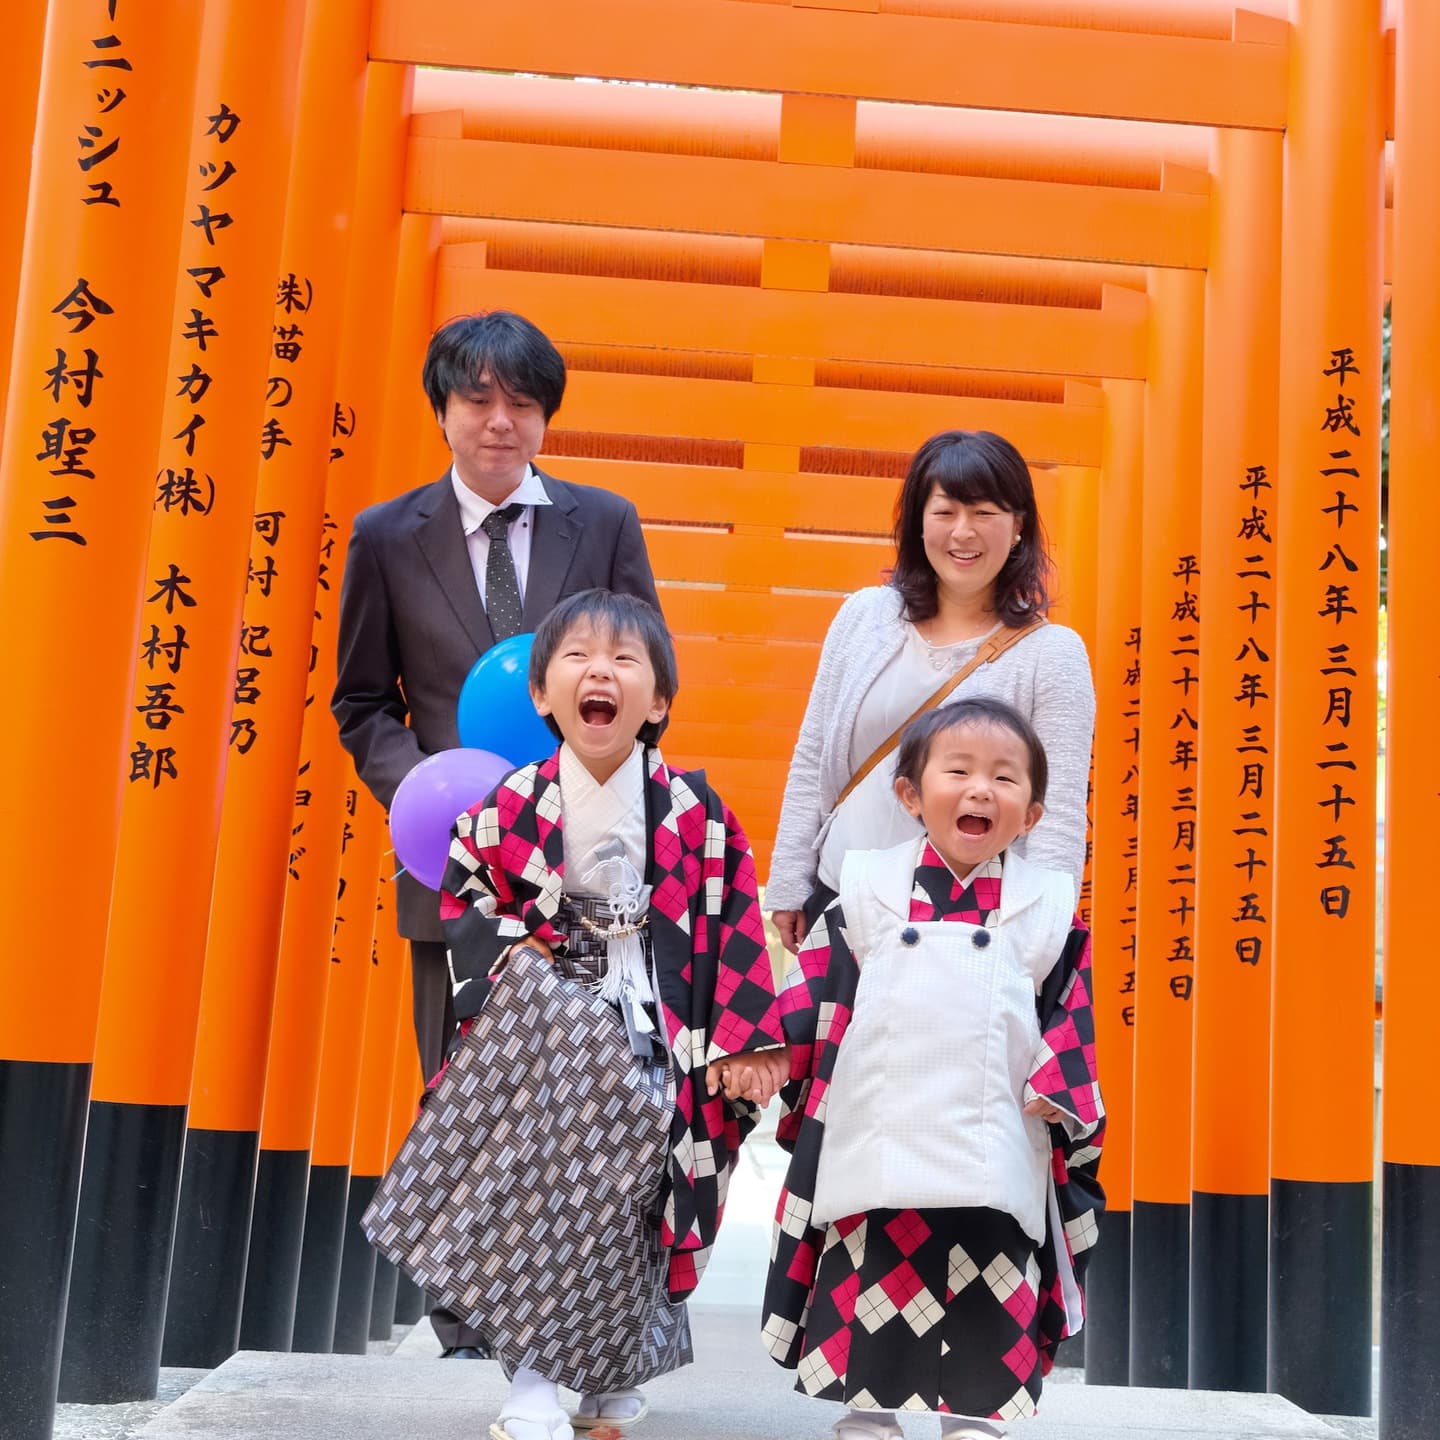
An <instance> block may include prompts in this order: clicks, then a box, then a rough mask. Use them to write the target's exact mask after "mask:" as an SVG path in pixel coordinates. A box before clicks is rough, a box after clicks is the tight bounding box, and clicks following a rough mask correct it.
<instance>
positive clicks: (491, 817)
mask: <svg viewBox="0 0 1440 1440" xmlns="http://www.w3.org/2000/svg"><path fill="white" fill-rule="evenodd" d="M440 919H441V922H442V923H443V924H444V927H445V943H446V944H447V945H448V946H449V949H450V968H451V969H452V971H453V972H454V975H455V979H456V981H457V983H463V982H467V981H479V982H481V983H482V984H483V983H484V982H485V981H487V980H488V977H489V974H490V971H491V970H492V969H493V968H494V966H495V963H496V961H498V960H499V959H500V957H501V956H502V955H503V954H504V953H505V951H507V950H508V949H509V948H510V947H511V946H512V945H513V944H514V943H515V942H516V941H517V940H523V939H524V938H525V937H526V936H527V935H536V936H538V937H539V938H540V939H542V940H544V941H545V942H546V943H547V944H548V945H549V946H550V947H551V948H552V949H555V948H560V947H562V944H563V937H562V936H561V935H560V934H559V933H558V932H557V931H556V930H554V929H553V927H552V926H551V925H550V924H549V922H548V921H546V920H545V919H544V918H543V917H542V916H541V914H540V912H539V911H538V910H536V909H535V908H534V906H530V907H528V908H525V907H522V906H521V904H520V903H519V901H518V900H517V898H516V896H515V893H514V890H513V889H512V886H511V880H510V876H509V875H508V874H507V872H506V869H505V865H504V862H503V859H502V856H501V846H500V818H499V810H498V807H497V805H496V801H495V796H493V795H492V796H491V797H490V798H489V799H488V800H486V801H485V802H484V803H483V804H481V805H477V806H476V807H475V808H474V809H473V810H467V811H466V812H465V814H463V815H462V816H461V817H460V818H459V819H458V820H457V821H456V822H455V828H454V830H453V831H452V832H451V837H450V855H449V858H448V859H447V861H446V862H445V874H444V877H443V879H442V880H441V882H440ZM475 1008H476V1007H474V1006H467V1007H466V1010H467V1013H474V1010H475ZM457 1009H458V1006H457Z"/></svg>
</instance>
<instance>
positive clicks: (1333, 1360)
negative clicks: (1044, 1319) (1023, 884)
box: [1269, 0, 1385, 1415]
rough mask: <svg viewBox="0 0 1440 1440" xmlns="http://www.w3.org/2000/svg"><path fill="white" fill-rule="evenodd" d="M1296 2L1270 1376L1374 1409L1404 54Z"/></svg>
mask: <svg viewBox="0 0 1440 1440" xmlns="http://www.w3.org/2000/svg"><path fill="white" fill-rule="evenodd" d="M1292 13H1293V15H1294V18H1295V30H1294V36H1295V41H1294V44H1293V46H1292V50H1291V56H1290V107H1289V122H1288V129H1287V131H1286V137H1285V185H1284V221H1283V232H1284V233H1283V241H1282V251H1281V259H1282V271H1281V291H1280V406H1279V425H1280V438H1279V456H1280V472H1279V483H1278V486H1277V502H1278V503H1277V505H1276V512H1277V515H1278V519H1279V533H1280V536H1281V537H1282V538H1281V539H1280V541H1279V566H1278V568H1277V571H1276V586H1277V591H1278V607H1277V611H1276V619H1277V636H1276V664H1277V666H1278V668H1279V673H1280V674H1282V675H1283V676H1284V681H1283V684H1281V685H1280V687H1279V690H1278V692H1277V695H1276V743H1277V761H1278V775H1277V784H1276V788H1275V840H1274V845H1275V851H1274V855H1275V875H1276V877H1277V884H1276V890H1275V897H1274V911H1273V915H1272V922H1271V923H1272V931H1273V934H1274V941H1275V948H1274V961H1273V963H1274V988H1273V992H1272V994H1273V1007H1274V1008H1273V1012H1272V1019H1271V1047H1272V1048H1271V1056H1272V1059H1271V1092H1270V1094H1271V1141H1270V1163H1271V1170H1270V1175H1271V1186H1270V1345H1269V1383H1270V1388H1271V1389H1272V1390H1278V1391H1279V1392H1280V1393H1281V1394H1282V1395H1285V1396H1288V1397H1289V1398H1290V1399H1292V1400H1294V1401H1295V1402H1296V1403H1297V1404H1299V1405H1302V1406H1303V1407H1304V1408H1305V1409H1307V1410H1311V1411H1315V1412H1319V1413H1322V1414H1331V1415H1335V1414H1359V1415H1365V1414H1368V1413H1369V1409H1370V1246H1371V1204H1372V1194H1371V1192H1372V1189H1373V1182H1372V1178H1371V1177H1372V1174H1373V1165H1374V1155H1373V1151H1372V1143H1371V1142H1372V1130H1373V1105H1374V984H1375V911H1374V898H1375V870H1374V866H1373V864H1372V862H1371V858H1370V857H1371V845H1372V842H1373V839H1374V835H1375V774H1374V753H1375V752H1374V736H1375V731H1374V726H1375V689H1376V686H1375V650H1376V624H1375V614H1376V575H1377V560H1378V545H1377V536H1378V529H1379V514H1378V499H1379V471H1380V465H1379V461H1380V404H1379V400H1380V365H1381V356H1380V321H1381V305H1380V297H1381V249H1382V223H1383V218H1384V210H1383V204H1384V198H1383V191H1382V185H1383V178H1384V176H1383V166H1382V161H1383V155H1384V136H1385V117H1384V114H1383V98H1384V91H1385V55H1384V37H1383V33H1382V25H1381V4H1380V0H1352V3H1350V4H1346V5H1330V4H1327V3H1324V0H1296V3H1295V4H1294V5H1293V6H1292ZM1321 1127H1323V1135H1320V1134H1317V1128H1321ZM1320 1316H1323V1317H1324V1323H1323V1324H1317V1323H1316V1321H1317V1317H1320Z"/></svg>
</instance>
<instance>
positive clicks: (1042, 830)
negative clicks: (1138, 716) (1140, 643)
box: [765, 585, 1095, 910]
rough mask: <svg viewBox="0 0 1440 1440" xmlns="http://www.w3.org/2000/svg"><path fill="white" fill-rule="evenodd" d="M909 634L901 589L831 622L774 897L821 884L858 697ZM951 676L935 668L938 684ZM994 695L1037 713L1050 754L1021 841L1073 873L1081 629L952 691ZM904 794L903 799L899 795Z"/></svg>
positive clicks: (768, 900)
mask: <svg viewBox="0 0 1440 1440" xmlns="http://www.w3.org/2000/svg"><path fill="white" fill-rule="evenodd" d="M904 643H905V624H904V621H903V620H902V618H901V605H900V592H899V591H898V590H895V589H893V588H892V587H890V586H888V585H886V586H872V587H870V588H868V589H865V590H857V591H856V592H855V594H853V595H852V596H850V598H849V599H848V600H846V601H845V603H844V604H843V605H842V606H841V607H840V609H839V611H838V612H837V614H836V616H835V619H834V620H833V621H831V624H830V629H829V632H828V633H827V634H826V636H825V644H824V646H823V648H822V649H821V651H820V666H819V669H818V670H817V671H816V672H815V683H814V684H813V685H812V686H811V688H810V701H809V704H807V705H806V707H805V719H804V720H803V721H802V722H801V725H800V736H799V738H798V739H797V740H796V742H795V754H794V757H793V758H792V759H791V761H790V776H789V779H788V780H787V781H786V782H785V799H784V801H783V803H782V804H781V807H780V826H779V829H778V831H777V832H776V835H775V849H774V851H773V853H772V855H771V858H770V877H769V880H768V882H767V884H766V886H765V904H766V906H767V908H769V909H771V910H798V909H800V907H801V906H802V905H804V903H805V901H806V900H807V899H808V898H809V896H810V892H811V891H812V890H813V889H814V887H815V877H816V867H817V863H818V858H819V857H818V854H817V852H816V840H817V839H818V837H819V835H820V829H821V826H822V825H823V824H824V822H825V820H826V818H827V817H828V816H829V814H830V812H831V810H833V809H834V808H835V801H836V800H837V799H838V798H839V795H840V792H841V790H843V789H844V788H845V784H846V782H847V781H848V780H849V778H850V741H851V737H852V734H853V732H854V728H855V716H856V714H857V713H858V711H859V709H860V701H861V700H862V699H863V698H864V696H865V694H866V692H867V691H868V690H869V689H870V687H871V686H872V685H873V684H874V683H875V681H876V679H877V677H878V676H879V675H880V673H881V671H882V670H884V668H885V667H886V666H887V665H888V664H889V663H890V661H891V660H892V659H893V658H894V657H895V655H896V654H897V653H898V652H899V650H900V648H901V646H902V645H903V644H904ZM942 678H943V677H941V676H939V675H937V676H936V685H937V687H938V686H939V684H940V682H941V680H942ZM973 695H989V696H993V697H994V698H996V699H998V700H1004V701H1007V702H1008V703H1009V704H1011V705H1013V706H1014V707H1015V708H1016V709H1017V710H1018V711H1019V712H1020V713H1021V714H1022V715H1026V716H1028V717H1029V719H1030V723H1031V724H1032V725H1034V727H1035V730H1036V732H1037V734H1038V735H1039V736H1040V740H1041V742H1042V743H1043V744H1044V746H1045V753H1046V756H1047V758H1048V760H1049V762H1050V785H1049V792H1048V794H1047V795H1046V797H1045V814H1044V816H1043V818H1042V819H1041V821H1040V823H1039V824H1038V825H1037V826H1036V827H1035V829H1034V830H1032V831H1031V832H1030V834H1029V835H1027V836H1025V837H1023V838H1022V839H1020V840H1018V841H1016V843H1015V849H1016V850H1017V851H1018V852H1019V853H1021V854H1023V855H1025V856H1026V858H1027V859H1029V860H1031V861H1032V862H1033V863H1035V864H1037V865H1043V866H1045V867H1047V868H1048V869H1051V870H1063V871H1065V872H1066V873H1068V874H1070V875H1071V876H1073V877H1074V880H1075V886H1076V892H1077V894H1078V892H1079V886H1080V877H1081V874H1082V872H1083V870H1084V868H1085V797H1086V794H1087V791H1088V788H1089V783H1090V741H1091V737H1092V734H1093V732H1094V729H1095V686H1094V682H1093V681H1092V679H1091V675H1090V661H1089V658H1088V657H1087V655H1086V654H1085V645H1084V642H1083V641H1082V640H1081V639H1080V637H1079V636H1078V635H1077V634H1076V633H1075V632H1074V631H1073V630H1070V629H1067V628H1066V627H1065V626H1064V625H1053V624H1052V625H1045V626H1043V627H1042V628H1041V629H1040V630H1039V631H1038V632H1037V633H1036V634H1034V635H1027V636H1026V637H1025V639H1023V640H1021V641H1020V642H1019V643H1018V644H1016V645H1012V646H1011V647H1010V648H1009V649H1008V650H1006V651H1005V652H1004V654H1002V655H1000V656H999V657H998V658H997V659H995V660H992V661H991V662H990V663H989V664H987V665H981V666H980V667H979V668H978V669H976V670H975V671H973V672H972V673H971V674H970V675H968V676H967V677H966V678H965V679H964V680H963V681H962V682H961V683H960V685H959V686H957V687H956V689H955V690H954V691H952V692H951V696H950V697H949V698H953V699H955V700H959V699H962V698H964V697H965V696H973ZM896 803H897V804H898V803H899V802H898V801H897V802H896Z"/></svg>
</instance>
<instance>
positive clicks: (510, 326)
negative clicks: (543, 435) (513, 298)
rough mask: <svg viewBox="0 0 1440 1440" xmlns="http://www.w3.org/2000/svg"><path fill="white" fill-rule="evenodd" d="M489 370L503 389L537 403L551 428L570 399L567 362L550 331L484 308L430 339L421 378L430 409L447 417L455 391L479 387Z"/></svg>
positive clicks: (444, 327)
mask: <svg viewBox="0 0 1440 1440" xmlns="http://www.w3.org/2000/svg"><path fill="white" fill-rule="evenodd" d="M486 371H489V373H490V378H491V380H493V381H494V383H495V384H496V385H498V386H499V387H500V388H501V389H502V390H505V391H508V392H509V393H510V394H511V395H528V396H529V397H530V399H532V400H533V401H535V403H536V404H537V405H539V407H540V409H541V411H542V412H543V413H544V415H545V422H546V424H549V422H550V419H551V417H552V416H553V415H554V414H555V412H556V411H557V410H558V409H559V408H560V402H561V400H563V399H564V398H565V361H564V360H563V359H561V356H560V352H559V351H558V350H557V349H556V348H555V347H554V345H552V344H551V343H550V339H549V337H548V336H547V335H546V334H545V332H544V331H543V330H541V329H539V328H538V327H537V326H535V325H532V324H531V323H530V321H528V320H527V319H526V318H525V317H524V316H523V315H516V314H514V313H513V312H512V311H510V310H488V311H487V310H482V311H480V312H479V314H476V315H461V316H459V317H458V318H456V319H454V320H447V321H446V322H445V323H444V324H443V325H442V326H441V327H440V328H439V329H438V330H437V331H436V332H435V333H434V334H433V335H432V336H431V337H430V348H429V349H428V350H427V351H426V352H425V369H424V371H423V372H422V379H423V381H424V384H425V394H426V395H427V396H428V397H429V400H430V406H431V408H432V409H433V410H434V411H435V413H436V414H437V415H442V416H443V415H444V414H445V407H446V405H447V404H448V403H449V400H450V396H451V394H452V392H458V393H460V394H465V393H466V392H469V391H473V390H475V389H477V388H478V387H479V384H480V377H481V375H483V374H484V373H485V372H486Z"/></svg>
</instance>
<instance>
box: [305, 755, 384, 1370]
mask: <svg viewBox="0 0 1440 1440" xmlns="http://www.w3.org/2000/svg"><path fill="white" fill-rule="evenodd" d="M349 779H350V788H349V789H347V790H346V792H345V801H346V807H345V808H346V816H347V818H346V821H345V838H344V841H343V844H342V850H343V853H342V855H341V864H340V891H339V897H338V901H337V904H336V908H335V923H334V941H333V944H332V947H331V953H330V994H329V998H328V1000H327V1002H326V1006H325V1034H324V1037H323V1045H322V1048H321V1051H320V1085H319V1092H318V1094H317V1096H316V1106H315V1140H314V1145H313V1147H312V1149H311V1153H310V1185H309V1190H308V1192H307V1195H306V1203H305V1239H304V1248H303V1250H302V1252H301V1256H300V1284H299V1288H298V1291H297V1293H296V1299H295V1336H294V1344H293V1348H294V1349H296V1350H309V1351H315V1352H318V1353H321V1354H324V1353H328V1352H329V1351H330V1350H333V1349H334V1348H335V1331H336V1325H337V1319H338V1312H339V1300H340V1272H341V1267H342V1264H343V1260H344V1250H345V1241H346V1220H347V1217H348V1215H349V1204H350V1159H351V1154H352V1152H353V1150H354V1148H355V1126H356V1117H357V1114H358V1108H359V1090H360V1080H361V1059H362V1056H363V1054H364V1040H365V1023H366V1018H367V1015H368V1012H369V1005H370V981H371V975H372V974H373V972H374V969H375V967H374V965H373V964H372V963H371V958H372V956H371V942H372V941H373V939H374V936H375V886H376V883H377V874H378V871H377V868H376V867H377V866H378V864H379V860H380V836H381V830H382V829H383V827H384V815H383V813H382V812H381V811H380V809H379V807H378V806H377V805H376V804H375V802H374V801H373V800H372V799H371V798H370V796H369V795H366V796H364V798H363V802H362V799H361V795H360V791H359V788H358V787H359V784H360V782H359V779H358V778H357V777H356V775H355V773H354V771H353V770H351V772H350V776H349ZM356 1218H358V1217H356ZM365 1296H366V1309H365V1312H364V1314H363V1315H362V1316H360V1317H359V1324H358V1326H357V1325H356V1324H355V1323H354V1322H353V1320H351V1319H349V1318H348V1317H347V1326H346V1331H347V1334H349V1335H350V1336H351V1340H350V1343H349V1346H348V1348H349V1350H350V1351H351V1352H352V1353H358V1354H362V1355H363V1354H364V1353H365V1346H366V1344H367V1343H368V1335H369V1330H370V1313H369V1304H368V1302H369V1286H368V1285H367V1286H366V1287H365ZM357 1328H358V1330H359V1342H360V1343H359V1349H358V1351H357V1350H356V1349H355V1340H354V1331H355V1330H356V1329H357Z"/></svg>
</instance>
